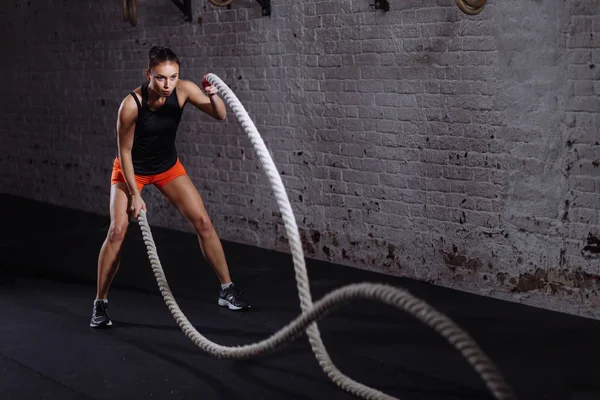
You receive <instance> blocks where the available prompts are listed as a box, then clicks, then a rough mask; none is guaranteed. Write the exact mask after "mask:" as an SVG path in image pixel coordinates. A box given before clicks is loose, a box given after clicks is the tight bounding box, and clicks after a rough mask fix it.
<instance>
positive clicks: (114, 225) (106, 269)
mask: <svg viewBox="0 0 600 400" xmlns="http://www.w3.org/2000/svg"><path fill="white" fill-rule="evenodd" d="M129 201H130V198H129V194H128V189H127V185H126V184H125V183H122V182H120V183H115V184H114V185H112V187H111V189H110V227H109V228H108V234H107V235H106V239H105V240H104V243H103V244H102V247H101V249H100V255H99V257H98V282H97V292H96V298H97V299H106V296H107V294H108V289H109V287H110V284H111V283H112V280H113V278H114V277H115V274H116V273H117V270H118V269H119V262H120V260H121V246H122V245H123V240H124V239H125V234H126V233H127V227H128V226H129V214H128V204H129Z"/></svg>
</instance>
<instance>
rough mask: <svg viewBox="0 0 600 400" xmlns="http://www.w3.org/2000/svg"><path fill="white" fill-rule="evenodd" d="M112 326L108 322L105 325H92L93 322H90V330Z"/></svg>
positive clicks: (110, 322)
mask: <svg viewBox="0 0 600 400" xmlns="http://www.w3.org/2000/svg"><path fill="white" fill-rule="evenodd" d="M109 326H112V321H108V323H107V324H94V323H93V322H90V328H106V327H109Z"/></svg>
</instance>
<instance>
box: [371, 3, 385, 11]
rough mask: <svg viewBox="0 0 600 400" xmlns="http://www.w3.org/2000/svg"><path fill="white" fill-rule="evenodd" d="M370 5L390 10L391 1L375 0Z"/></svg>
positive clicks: (377, 8) (378, 8)
mask: <svg viewBox="0 0 600 400" xmlns="http://www.w3.org/2000/svg"><path fill="white" fill-rule="evenodd" d="M370 6H371V7H373V8H374V9H376V10H383V11H390V3H389V1H387V0H375V3H373V4H370Z"/></svg>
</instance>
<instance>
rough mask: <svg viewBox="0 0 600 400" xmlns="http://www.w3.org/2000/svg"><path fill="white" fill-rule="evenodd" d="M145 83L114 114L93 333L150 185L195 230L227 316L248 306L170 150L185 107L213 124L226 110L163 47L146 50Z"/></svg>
mask: <svg viewBox="0 0 600 400" xmlns="http://www.w3.org/2000/svg"><path fill="white" fill-rule="evenodd" d="M146 78H147V80H148V81H147V82H146V83H144V84H143V85H142V86H141V87H138V88H136V89H135V90H134V91H133V92H131V93H130V94H129V95H127V97H125V99H124V100H123V102H122V103H121V106H120V108H119V113H118V118H117V144H118V157H116V158H115V160H114V164H113V171H112V177H111V191H110V220H111V223H110V227H109V230H108V234H107V236H106V239H105V241H104V243H103V245H102V247H101V249H100V255H99V257H98V282H97V293H96V299H95V300H94V309H93V315H92V319H91V321H90V326H91V327H93V328H99V327H107V326H111V325H112V321H111V320H110V318H109V315H108V310H107V304H108V300H107V294H108V289H109V286H110V284H111V282H112V280H113V278H114V276H115V274H116V272H117V270H118V268H119V261H120V254H121V246H122V244H123V240H124V238H125V233H126V231H127V227H128V225H129V216H130V215H131V214H132V215H133V216H135V217H136V218H137V216H138V215H139V212H140V210H144V211H146V204H145V203H144V200H143V199H142V195H141V193H142V189H143V187H144V185H149V184H153V185H155V186H156V187H157V188H158V189H159V190H160V191H161V193H162V194H163V195H164V196H165V197H166V198H167V199H168V200H169V201H170V202H171V204H173V205H174V206H175V208H177V210H179V212H180V213H181V214H182V215H183V216H184V217H185V218H186V219H187V220H188V221H189V222H190V224H191V225H192V226H193V227H194V230H195V231H196V233H197V235H198V240H199V242H200V248H201V250H202V253H203V255H204V257H205V258H206V260H207V261H208V263H209V264H210V265H211V266H212V267H213V269H214V271H215V273H216V275H217V277H218V279H219V281H220V282H221V291H220V293H219V299H218V304H219V305H221V306H227V307H229V308H230V309H232V310H241V309H247V308H249V307H250V305H249V304H248V302H247V301H246V300H245V299H244V297H243V295H242V294H241V292H240V291H239V290H238V288H237V287H236V286H235V285H234V284H233V283H232V282H231V277H230V275H229V268H228V266H227V262H226V260H225V255H224V253H223V248H222V246H221V241H220V239H219V237H218V235H217V233H216V232H215V229H214V227H213V225H212V223H211V220H210V218H209V216H208V214H207V212H206V209H205V208H204V203H203V201H202V198H201V197H200V194H199V193H198V190H197V189H196V187H195V186H194V184H193V183H192V181H191V179H190V178H189V176H188V175H187V174H186V171H185V169H184V167H183V165H181V162H180V161H179V158H178V157H177V151H176V149H175V137H176V133H177V127H178V125H179V122H180V120H181V115H182V113H183V108H184V106H185V105H186V104H187V103H190V104H192V105H193V106H195V107H196V108H198V109H199V110H201V111H203V112H205V113H207V114H208V115H210V116H212V117H213V118H215V119H219V120H224V119H225V116H226V109H225V104H223V101H222V100H221V98H220V97H219V96H218V95H217V93H218V91H217V88H215V87H214V86H212V85H210V84H209V85H208V86H206V87H205V88H204V90H205V91H206V94H204V93H202V91H201V90H200V88H199V87H198V86H197V85H196V84H194V83H193V82H190V81H186V80H180V79H179V60H178V59H177V56H176V55H175V53H173V51H171V50H170V49H168V48H164V47H152V49H150V53H149V57H148V69H146Z"/></svg>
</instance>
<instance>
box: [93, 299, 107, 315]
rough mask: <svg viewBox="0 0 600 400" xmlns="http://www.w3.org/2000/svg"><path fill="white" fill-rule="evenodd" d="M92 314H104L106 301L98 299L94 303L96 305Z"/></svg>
mask: <svg viewBox="0 0 600 400" xmlns="http://www.w3.org/2000/svg"><path fill="white" fill-rule="evenodd" d="M94 311H95V312H94V314H96V315H99V314H106V303H104V302H102V301H99V302H97V303H96V307H95V308H94Z"/></svg>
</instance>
